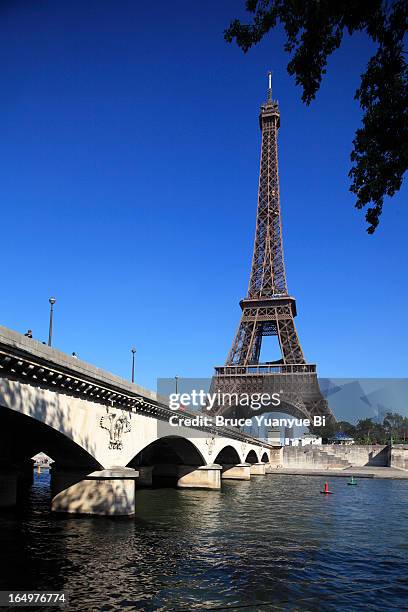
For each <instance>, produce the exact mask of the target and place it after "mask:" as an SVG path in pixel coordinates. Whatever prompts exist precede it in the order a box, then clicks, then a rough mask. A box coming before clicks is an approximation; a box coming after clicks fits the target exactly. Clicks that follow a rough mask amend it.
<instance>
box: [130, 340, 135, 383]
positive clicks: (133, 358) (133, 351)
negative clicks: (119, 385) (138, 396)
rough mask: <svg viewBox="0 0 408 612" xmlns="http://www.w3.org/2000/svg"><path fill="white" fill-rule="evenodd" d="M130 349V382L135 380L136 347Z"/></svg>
mask: <svg viewBox="0 0 408 612" xmlns="http://www.w3.org/2000/svg"><path fill="white" fill-rule="evenodd" d="M130 350H131V351H132V383H134V382H135V353H136V349H135V347H132V348H131V349H130Z"/></svg>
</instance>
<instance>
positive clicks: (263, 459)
mask: <svg viewBox="0 0 408 612" xmlns="http://www.w3.org/2000/svg"><path fill="white" fill-rule="evenodd" d="M261 461H262V463H268V462H269V457H268V453H267V452H266V451H264V452H263V453H262V457H261Z"/></svg>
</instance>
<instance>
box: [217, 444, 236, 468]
mask: <svg viewBox="0 0 408 612" xmlns="http://www.w3.org/2000/svg"><path fill="white" fill-rule="evenodd" d="M214 463H219V464H220V465H225V464H231V465H236V464H237V463H241V459H240V456H239V453H238V451H237V450H236V449H235V448H234V447H233V446H231V445H227V446H224V448H223V449H221V450H220V452H219V453H218V455H217V456H216V457H215V459H214Z"/></svg>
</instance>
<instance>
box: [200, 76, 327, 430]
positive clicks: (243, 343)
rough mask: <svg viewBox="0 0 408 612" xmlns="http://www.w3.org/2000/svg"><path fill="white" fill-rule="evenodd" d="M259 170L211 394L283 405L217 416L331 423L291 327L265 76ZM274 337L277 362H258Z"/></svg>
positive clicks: (274, 112) (275, 116) (273, 120)
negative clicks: (247, 266) (227, 336)
mask: <svg viewBox="0 0 408 612" xmlns="http://www.w3.org/2000/svg"><path fill="white" fill-rule="evenodd" d="M259 125H260V128H261V133H262V139H261V166H260V175H259V189H258V208H257V216H256V230H255V242H254V253H253V257H252V269H251V274H250V279H249V285H248V293H247V296H246V297H245V298H244V299H243V300H241V301H240V306H241V310H242V315H241V320H240V323H239V326H238V330H237V333H236V336H235V339H234V341H233V343H232V347H231V350H230V352H229V355H228V357H227V360H226V363H225V365H224V366H219V367H216V368H215V373H214V376H213V378H212V381H211V393H217V392H218V391H219V392H220V393H223V394H228V393H231V394H235V393H237V394H240V395H242V394H251V395H253V394H255V393H268V394H269V395H272V394H274V393H278V394H279V395H280V399H281V405H280V406H278V407H276V406H272V405H269V406H265V407H263V408H261V409H260V410H258V411H257V412H256V413H255V412H253V410H252V409H251V408H245V407H244V406H237V405H234V403H233V402H227V403H225V402H224V403H223V404H218V405H217V404H216V405H215V407H214V409H213V412H214V413H215V414H223V415H229V414H231V413H234V414H235V415H240V416H244V415H245V416H253V415H254V414H261V413H262V412H273V411H278V412H285V413H287V414H290V415H292V416H295V417H298V418H308V419H310V420H311V421H313V417H314V416H325V417H326V424H328V423H329V422H333V421H335V418H334V416H333V414H332V412H331V410H330V408H329V406H328V403H327V401H326V400H325V399H324V397H323V396H322V393H321V391H320V388H319V384H318V380H317V373H316V365H315V364H311V363H308V362H307V361H306V360H305V357H304V355H303V351H302V347H301V344H300V341H299V337H298V334H297V331H296V326H295V317H296V314H297V311H296V301H295V298H293V297H292V296H290V295H289V293H288V289H287V283H286V272H285V261H284V254H283V242H282V223H281V209H280V196H279V172H278V130H279V126H280V112H279V106H278V102H277V100H273V98H272V79H271V73H269V88H268V96H267V101H266V102H265V103H264V104H262V106H261V111H260V115H259ZM265 336H277V339H278V341H279V347H280V352H281V359H279V360H277V361H268V362H265V363H260V354H261V346H262V340H263V338H264V337H265Z"/></svg>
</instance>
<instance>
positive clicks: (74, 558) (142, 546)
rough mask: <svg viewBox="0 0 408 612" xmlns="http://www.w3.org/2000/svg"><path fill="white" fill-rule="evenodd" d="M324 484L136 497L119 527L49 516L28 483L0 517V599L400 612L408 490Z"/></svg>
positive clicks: (229, 486)
mask: <svg viewBox="0 0 408 612" xmlns="http://www.w3.org/2000/svg"><path fill="white" fill-rule="evenodd" d="M323 482H324V479H323V478H317V477H307V476H283V475H280V476H276V475H267V476H263V477H262V476H261V477H256V478H252V480H251V481H249V482H234V481H229V482H224V483H223V488H222V491H198V490H190V491H189V490H176V489H153V490H140V491H138V492H137V514H136V517H135V518H134V519H119V520H118V519H105V518H65V517H64V518H62V517H58V516H53V515H51V514H50V512H49V501H50V500H49V476H48V474H47V473H45V474H44V473H43V474H41V476H38V475H35V480H34V485H33V486H32V487H30V489H29V490H28V491H27V493H26V495H25V497H24V500H23V503H22V504H21V506H20V508H19V510H16V511H13V512H2V513H1V514H0V567H1V572H0V590H19V589H24V590H54V591H55V590H65V591H67V593H68V596H69V598H70V601H69V604H68V606H66V607H65V609H68V610H76V611H79V610H81V611H82V610H84V611H87V610H122V609H124V610H146V611H151V610H152V611H153V610H195V609H198V610H199V609H203V610H208V609H213V608H215V609H222V610H224V609H226V610H228V609H232V610H233V609H238V610H250V611H253V610H302V611H303V610H360V609H361V610H363V609H368V610H406V609H408V480H405V481H403V480H402V481H398V480H377V479H375V480H371V479H360V480H359V481H358V486H356V487H350V486H347V480H346V479H345V478H333V479H332V481H331V482H330V486H331V489H332V490H333V491H334V494H333V495H331V496H324V495H320V494H319V490H320V489H321V488H322V486H323ZM3 609H4V608H3ZM31 609H32V608H31ZM41 609H42V610H45V609H46V608H41ZM48 609H49V610H51V609H55V608H48Z"/></svg>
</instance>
